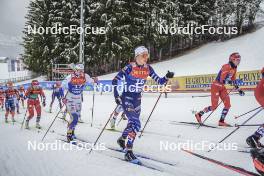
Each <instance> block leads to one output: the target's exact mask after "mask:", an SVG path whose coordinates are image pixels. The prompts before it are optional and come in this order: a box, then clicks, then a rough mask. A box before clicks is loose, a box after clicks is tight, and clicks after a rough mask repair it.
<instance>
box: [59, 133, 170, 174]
mask: <svg viewBox="0 0 264 176" xmlns="http://www.w3.org/2000/svg"><path fill="white" fill-rule="evenodd" d="M61 136H64V137H65V135H61ZM59 140H60V141H62V142H66V143H69V142H68V141H67V140H65V139H59ZM70 144H72V145H75V146H77V147H84V146H85V145H82V144H92V143H91V142H89V141H86V140H82V139H79V138H77V139H75V141H74V142H70ZM106 148H107V149H108V150H111V151H114V152H118V153H125V151H123V150H121V149H117V148H113V147H106ZM107 156H109V157H111V158H115V159H119V160H121V161H125V162H129V163H132V164H135V165H139V166H142V167H145V168H148V169H151V170H155V171H159V172H164V170H163V169H162V168H160V167H158V166H156V165H153V164H151V163H148V162H146V161H144V162H142V161H140V160H139V161H138V162H130V161H126V160H125V159H124V158H123V157H119V156H115V155H107ZM136 156H137V157H139V158H142V159H145V160H149V161H155V162H158V163H161V164H166V165H170V166H175V164H172V163H168V162H165V161H160V160H156V159H153V158H150V157H147V156H143V155H136Z"/></svg>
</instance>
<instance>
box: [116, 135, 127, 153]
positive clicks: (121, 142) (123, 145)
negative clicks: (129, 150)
mask: <svg viewBox="0 0 264 176" xmlns="http://www.w3.org/2000/svg"><path fill="white" fill-rule="evenodd" d="M117 144H118V145H119V146H120V147H121V148H122V149H123V150H124V149H125V148H126V139H125V138H123V136H121V137H119V138H118V139H117Z"/></svg>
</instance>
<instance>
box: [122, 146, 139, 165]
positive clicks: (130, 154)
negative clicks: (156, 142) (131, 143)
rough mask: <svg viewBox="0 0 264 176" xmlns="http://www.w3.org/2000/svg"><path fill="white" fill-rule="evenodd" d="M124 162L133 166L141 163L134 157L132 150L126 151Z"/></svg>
mask: <svg viewBox="0 0 264 176" xmlns="http://www.w3.org/2000/svg"><path fill="white" fill-rule="evenodd" d="M125 160H126V161H128V162H131V163H134V164H141V161H140V160H139V159H138V158H137V157H136V156H135V155H134V153H133V151H132V149H128V150H127V152H126V154H125Z"/></svg>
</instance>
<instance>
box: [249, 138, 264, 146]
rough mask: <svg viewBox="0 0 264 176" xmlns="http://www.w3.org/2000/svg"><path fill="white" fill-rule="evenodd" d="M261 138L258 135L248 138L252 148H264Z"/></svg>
mask: <svg viewBox="0 0 264 176" xmlns="http://www.w3.org/2000/svg"><path fill="white" fill-rule="evenodd" d="M259 140H260V138H259V137H258V136H256V135H251V136H249V137H248V138H247V140H246V142H247V144H248V145H249V146H250V147H252V148H263V147H264V146H263V145H262V144H261V143H260V142H259Z"/></svg>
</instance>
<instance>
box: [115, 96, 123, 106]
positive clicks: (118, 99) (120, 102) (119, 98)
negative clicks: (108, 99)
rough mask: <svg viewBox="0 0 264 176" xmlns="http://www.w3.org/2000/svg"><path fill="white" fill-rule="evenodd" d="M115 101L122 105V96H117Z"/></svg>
mask: <svg viewBox="0 0 264 176" xmlns="http://www.w3.org/2000/svg"><path fill="white" fill-rule="evenodd" d="M115 102H116V104H118V105H121V104H122V100H121V97H120V96H117V97H115Z"/></svg>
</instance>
